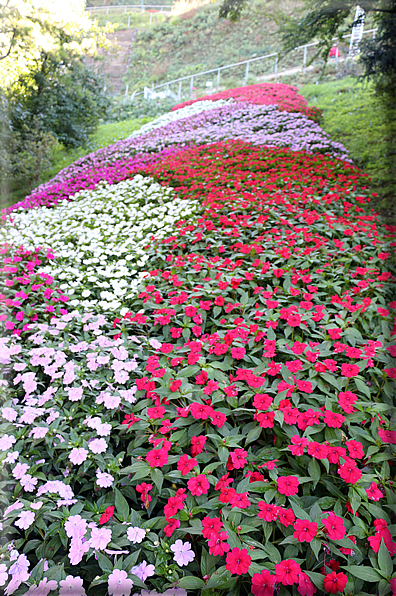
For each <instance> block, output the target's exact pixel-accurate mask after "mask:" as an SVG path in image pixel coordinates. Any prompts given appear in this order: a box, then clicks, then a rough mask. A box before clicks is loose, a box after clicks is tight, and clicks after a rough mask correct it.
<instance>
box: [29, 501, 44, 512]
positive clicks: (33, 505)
mask: <svg viewBox="0 0 396 596" xmlns="http://www.w3.org/2000/svg"><path fill="white" fill-rule="evenodd" d="M42 506H43V502H42V501H36V502H35V503H31V504H30V507H31V508H32V509H35V510H36V511H38V510H39V509H41V507H42Z"/></svg>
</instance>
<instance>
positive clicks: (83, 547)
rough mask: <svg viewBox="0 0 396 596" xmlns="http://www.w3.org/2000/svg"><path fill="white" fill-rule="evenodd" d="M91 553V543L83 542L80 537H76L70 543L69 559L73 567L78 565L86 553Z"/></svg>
mask: <svg viewBox="0 0 396 596" xmlns="http://www.w3.org/2000/svg"><path fill="white" fill-rule="evenodd" d="M88 551H89V542H88V541H87V540H86V541H85V542H83V540H82V538H81V537H80V536H74V537H73V539H72V541H71V542H70V550H69V555H68V556H69V559H70V564H71V565H78V564H79V563H80V562H81V561H82V558H83V556H84V555H85V553H87V552H88Z"/></svg>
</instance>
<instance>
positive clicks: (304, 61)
mask: <svg viewBox="0 0 396 596" xmlns="http://www.w3.org/2000/svg"><path fill="white" fill-rule="evenodd" d="M306 66H307V46H304V58H303V73H304V74H305V69H306Z"/></svg>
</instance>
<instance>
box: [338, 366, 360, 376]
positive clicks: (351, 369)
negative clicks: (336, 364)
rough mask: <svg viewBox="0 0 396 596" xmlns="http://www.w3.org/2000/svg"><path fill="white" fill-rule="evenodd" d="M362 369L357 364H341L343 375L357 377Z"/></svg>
mask: <svg viewBox="0 0 396 596" xmlns="http://www.w3.org/2000/svg"><path fill="white" fill-rule="evenodd" d="M359 372H360V369H359V367H358V366H356V364H341V374H342V376H343V377H349V378H351V377H356V376H357V375H358V374H359Z"/></svg>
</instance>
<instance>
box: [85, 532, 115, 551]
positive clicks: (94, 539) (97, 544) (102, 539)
mask: <svg viewBox="0 0 396 596" xmlns="http://www.w3.org/2000/svg"><path fill="white" fill-rule="evenodd" d="M110 540H111V530H110V529H108V528H92V532H91V538H90V539H89V545H90V546H91V547H92V548H94V549H95V550H103V549H104V548H106V546H107V545H108V544H109V542H110Z"/></svg>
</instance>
